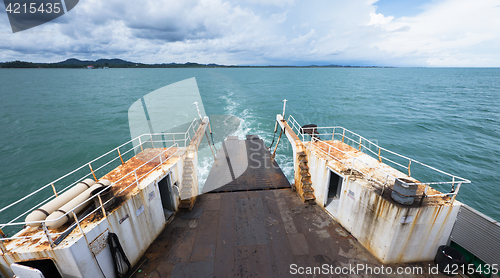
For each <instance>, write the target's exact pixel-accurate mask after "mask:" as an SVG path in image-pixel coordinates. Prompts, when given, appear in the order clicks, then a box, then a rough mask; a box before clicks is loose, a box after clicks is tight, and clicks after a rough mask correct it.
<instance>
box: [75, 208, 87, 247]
mask: <svg viewBox="0 0 500 278" xmlns="http://www.w3.org/2000/svg"><path fill="white" fill-rule="evenodd" d="M71 213H72V214H73V217H74V218H75V222H76V225H77V226H78V229H80V232H81V233H82V235H83V237H84V238H85V241H86V242H87V246H89V241H88V239H87V235H86V234H85V233H84V232H83V229H82V226H80V221H78V218H77V217H76V214H75V212H74V211H71ZM89 247H90V246H89Z"/></svg>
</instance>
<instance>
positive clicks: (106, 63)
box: [0, 58, 374, 68]
mask: <svg viewBox="0 0 500 278" xmlns="http://www.w3.org/2000/svg"><path fill="white" fill-rule="evenodd" d="M87 66H93V67H94V68H104V67H109V68H374V67H366V66H340V65H327V66H316V65H311V66H227V65H218V64H198V63H191V62H187V63H185V64H177V63H169V64H166V63H163V64H142V63H134V62H129V61H125V60H122V59H117V58H115V59H99V60H96V61H92V60H83V61H82V60H78V59H75V58H70V59H67V60H65V61H61V62H57V63H32V62H24V61H12V62H5V63H0V68H87Z"/></svg>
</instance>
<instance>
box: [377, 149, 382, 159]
mask: <svg viewBox="0 0 500 278" xmlns="http://www.w3.org/2000/svg"><path fill="white" fill-rule="evenodd" d="M378 161H379V162H381V163H382V157H381V156H380V147H379V148H378Z"/></svg>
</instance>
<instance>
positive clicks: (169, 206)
mask: <svg viewBox="0 0 500 278" xmlns="http://www.w3.org/2000/svg"><path fill="white" fill-rule="evenodd" d="M170 175H171V174H168V175H166V176H165V177H164V178H163V179H161V180H160V181H159V182H158V189H159V191H160V199H161V204H162V206H163V212H164V213H165V218H166V219H168V218H169V217H170V215H172V214H173V213H174V211H175V208H174V204H173V200H172V181H171V180H170Z"/></svg>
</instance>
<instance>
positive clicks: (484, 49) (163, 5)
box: [0, 0, 500, 67]
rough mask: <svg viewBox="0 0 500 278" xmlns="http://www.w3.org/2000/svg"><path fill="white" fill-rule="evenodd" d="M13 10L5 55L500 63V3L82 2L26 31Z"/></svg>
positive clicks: (1, 23) (4, 25) (2, 37)
mask: <svg viewBox="0 0 500 278" xmlns="http://www.w3.org/2000/svg"><path fill="white" fill-rule="evenodd" d="M0 2H3V1H2V0H0ZM3 7H4V5H3V3H0V8H1V9H0V61H4V62H5V61H13V60H22V61H31V62H58V61H63V60H66V59H68V58H77V59H82V60H95V59H99V58H120V59H124V60H128V61H133V62H141V63H186V62H197V63H203V64H209V63H217V64H225V65H313V64H314V65H329V64H336V65H360V66H372V65H373V66H398V67H405V66H409V67H414V66H418V67H499V66H500V0H474V1H472V0H421V1H418V0H380V1H376V0H309V1H304V0H230V1H224V0H182V1H181V0H161V1H160V0H141V1H130V0H80V2H79V4H78V5H77V6H76V7H75V8H74V9H72V10H71V11H70V12H68V13H67V14H65V15H63V16H61V17H59V18H57V19H56V20H54V21H51V22H49V23H46V24H43V25H40V26H38V27H34V28H31V29H28V30H25V31H22V32H17V33H12V30H11V27H10V24H9V21H8V17H7V13H6V11H5V9H3Z"/></svg>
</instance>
